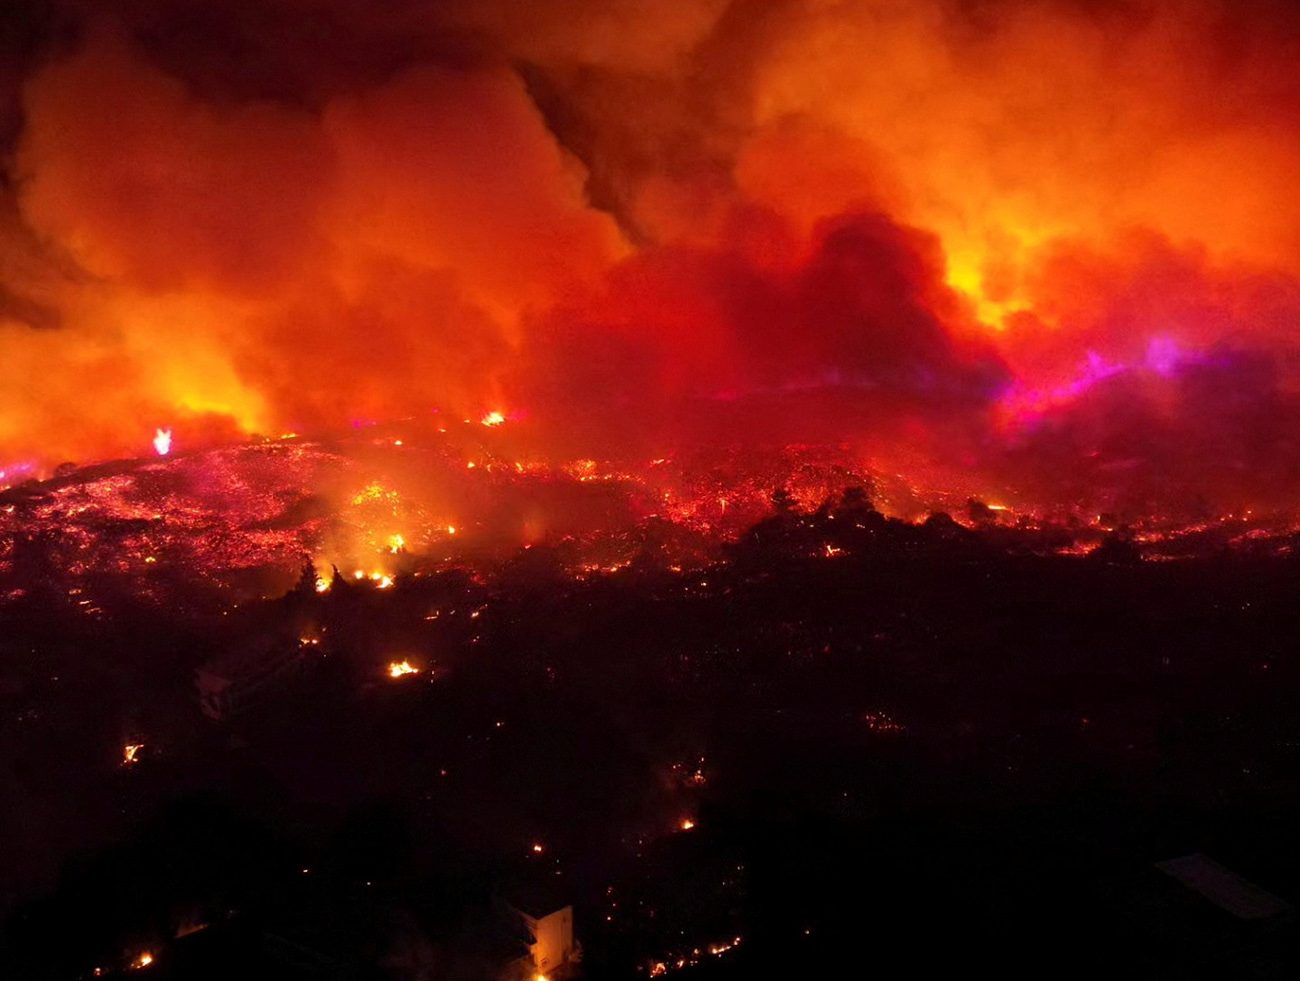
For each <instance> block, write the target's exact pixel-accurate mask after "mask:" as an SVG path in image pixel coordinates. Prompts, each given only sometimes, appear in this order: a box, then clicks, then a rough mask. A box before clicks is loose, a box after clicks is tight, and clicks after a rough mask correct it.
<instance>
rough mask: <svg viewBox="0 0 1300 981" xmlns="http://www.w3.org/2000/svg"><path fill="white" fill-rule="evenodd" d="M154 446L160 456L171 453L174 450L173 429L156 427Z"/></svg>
mask: <svg viewBox="0 0 1300 981" xmlns="http://www.w3.org/2000/svg"><path fill="white" fill-rule="evenodd" d="M153 448H154V450H155V451H156V452H157V453H158V455H159V456H166V455H167V454H168V453H170V452H171V451H172V431H171V430H170V429H155V430H154V433H153Z"/></svg>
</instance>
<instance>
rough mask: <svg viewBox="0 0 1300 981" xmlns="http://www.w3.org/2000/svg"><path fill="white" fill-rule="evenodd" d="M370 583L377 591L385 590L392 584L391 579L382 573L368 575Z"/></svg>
mask: <svg viewBox="0 0 1300 981" xmlns="http://www.w3.org/2000/svg"><path fill="white" fill-rule="evenodd" d="M370 581H371V582H373V583H374V584H375V588H377V589H387V588H388V587H389V586H391V585H392V584H393V577H392V576H386V575H384V574H383V573H382V572H372V573H370Z"/></svg>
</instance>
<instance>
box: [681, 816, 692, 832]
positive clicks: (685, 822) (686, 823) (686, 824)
mask: <svg viewBox="0 0 1300 981" xmlns="http://www.w3.org/2000/svg"><path fill="white" fill-rule="evenodd" d="M693 827H695V822H694V821H692V820H691V819H690V818H683V819H682V824H681V828H682V830H683V831H690V830H691V828H693Z"/></svg>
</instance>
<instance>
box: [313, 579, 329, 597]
mask: <svg viewBox="0 0 1300 981" xmlns="http://www.w3.org/2000/svg"><path fill="white" fill-rule="evenodd" d="M329 588H330V580H328V579H326V578H325V577H324V576H317V577H316V592H318V593H327V592H329Z"/></svg>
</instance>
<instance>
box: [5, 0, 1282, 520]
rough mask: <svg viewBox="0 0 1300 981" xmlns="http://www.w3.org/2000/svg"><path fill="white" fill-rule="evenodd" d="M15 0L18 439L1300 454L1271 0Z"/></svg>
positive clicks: (9, 344) (1189, 496)
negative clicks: (438, 422)
mask: <svg viewBox="0 0 1300 981" xmlns="http://www.w3.org/2000/svg"><path fill="white" fill-rule="evenodd" d="M5 11H6V12H5V13H4V15H3V31H4V35H3V50H4V52H5V55H6V57H5V59H4V64H5V66H6V69H5V72H4V74H3V76H2V77H0V96H2V97H3V99H4V100H5V101H4V104H3V105H2V106H0V139H2V140H3V141H4V145H3V152H4V161H5V175H6V178H5V181H4V185H3V188H2V194H0V396H2V398H0V464H5V463H7V462H14V463H18V462H31V463H35V464H38V465H40V466H43V467H47V468H48V467H51V466H53V465H55V464H57V463H58V462H60V461H62V460H65V459H69V458H75V459H91V458H102V457H106V456H112V455H120V454H127V455H134V454H138V453H141V452H143V451H145V450H146V449H147V447H148V443H149V440H150V438H151V437H152V436H153V434H154V432H155V430H156V429H157V428H160V427H168V428H173V429H174V430H175V433H176V439H177V444H178V445H182V446H191V447H192V446H199V445H204V444H206V443H213V442H218V441H222V440H226V439H230V438H232V437H234V436H236V435H238V434H241V433H254V432H257V433H264V434H270V435H274V434H278V433H281V432H287V431H310V430H313V429H322V428H328V427H337V426H343V425H347V424H349V423H352V422H356V421H362V420H386V419H397V418H404V417H411V416H416V417H427V416H428V415H429V414H430V413H431V411H432V410H433V409H435V408H437V409H440V410H441V411H443V412H451V413H455V414H456V415H457V416H462V415H463V416H465V417H471V418H477V417H479V416H481V415H482V414H483V413H485V412H492V411H500V412H503V413H506V414H513V415H515V416H519V417H524V416H526V417H527V419H528V420H529V424H530V426H532V427H534V430H535V433H536V436H537V439H538V440H539V442H540V445H541V446H543V447H550V448H552V449H554V450H556V451H559V450H563V451H565V452H567V451H569V450H575V451H582V452H596V451H597V450H606V449H609V448H611V447H621V448H623V449H624V450H627V451H631V450H636V451H637V452H639V451H640V450H641V449H645V450H646V451H655V452H658V451H660V450H662V449H663V448H665V447H668V448H671V447H673V446H677V445H682V444H683V442H687V441H689V442H698V441H710V440H731V441H736V440H756V441H762V440H774V439H780V440H803V441H817V440H823V441H836V442H848V443H852V444H854V445H857V446H860V447H861V449H862V452H863V453H864V454H865V455H867V456H869V457H870V458H871V459H873V460H877V461H881V462H884V463H894V462H896V461H908V462H911V463H914V464H918V465H924V466H928V467H931V468H934V469H936V470H949V471H953V472H955V471H957V470H965V471H967V473H968V474H969V473H974V474H976V475H978V476H977V477H976V478H975V481H976V483H980V482H982V484H983V485H984V486H986V487H988V488H989V489H990V490H993V489H1002V490H1005V491H1006V492H1008V493H1017V492H1018V493H1020V494H1021V495H1022V496H1023V497H1024V499H1025V500H1032V501H1043V502H1046V501H1050V502H1056V501H1068V500H1071V499H1073V500H1075V501H1082V500H1092V499H1097V500H1103V502H1106V501H1113V502H1116V503H1118V504H1123V505H1126V506H1128V505H1131V506H1134V507H1143V508H1156V507H1160V506H1161V505H1162V504H1165V503H1168V502H1169V501H1170V500H1179V501H1182V502H1190V501H1194V500H1201V499H1206V500H1208V501H1210V502H1211V503H1213V504H1215V505H1219V504H1223V505H1227V506H1246V505H1249V504H1252V503H1258V504H1261V505H1263V504H1269V505H1280V504H1285V503H1287V502H1288V501H1290V500H1293V497H1294V493H1295V491H1297V490H1300V445H1297V440H1296V438H1295V437H1293V436H1292V435H1291V434H1292V433H1294V432H1295V431H1296V429H1295V426H1294V425H1293V422H1295V421H1297V420H1300V402H1298V401H1297V395H1296V384H1295V383H1296V377H1295V375H1296V357H1295V354H1296V349H1297V348H1296V340H1295V337H1296V334H1295V325H1296V322H1297V316H1298V315H1300V282H1298V280H1297V276H1300V248H1298V246H1300V191H1297V190H1296V185H1295V181H1294V175H1295V174H1296V173H1298V172H1300V130H1297V128H1296V126H1295V123H1294V120H1295V119H1296V118H1300V116H1298V112H1300V69H1297V68H1296V67H1295V66H1296V65H1297V64H1300V60H1297V57H1296V56H1297V54H1300V20H1298V19H1297V18H1295V17H1294V16H1293V15H1292V14H1290V13H1289V11H1288V8H1287V7H1286V6H1284V5H1283V4H1281V3H1277V4H1273V3H1250V4H1241V3H1229V2H1227V0H1222V2H1209V0H1202V2H1192V3H1182V4H1160V3H1154V2H1123V0H1100V2H1086V0H1043V2H1036V3H1028V4H1026V3H1013V2H1001V0H961V2H958V0H952V2H945V0H911V2H908V0H842V2H830V0H730V2H728V0H705V2H699V0H689V2H687V0H680V2H679V0H614V2H609V0H605V2H600V3H596V2H593V0H550V2H541V3H527V4H526V3H512V2H507V0H487V2H470V0H464V2H459V3H457V2H452V3H434V2H432V0H429V2H424V0H400V2H395V3H386V4H374V3H361V2H350V0H349V2H345V0H329V2H321V0H315V2H308V0H264V2H260V3H256V4H250V3H242V2H236V0H226V2H224V3H223V2H216V3H208V4H202V5H199V4H192V3H188V2H184V0H119V2H116V3H107V4H106V3H103V2H98V3H90V2H89V0H84V2H77V0H46V2H38V0H29V2H27V3H18V4H10V5H7V6H6V8H5ZM1207 461H1211V462H1209V463H1207Z"/></svg>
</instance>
